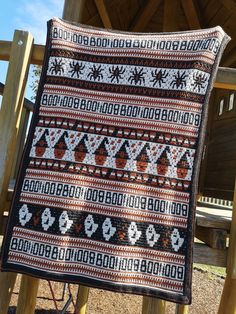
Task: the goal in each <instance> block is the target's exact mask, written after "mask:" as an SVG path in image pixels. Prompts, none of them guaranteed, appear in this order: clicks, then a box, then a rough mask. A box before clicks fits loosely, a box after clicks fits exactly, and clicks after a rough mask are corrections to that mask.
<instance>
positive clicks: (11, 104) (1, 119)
mask: <svg viewBox="0 0 236 314" xmlns="http://www.w3.org/2000/svg"><path fill="white" fill-rule="evenodd" d="M32 45H33V37H32V35H31V34H30V33H28V32H24V31H18V30H17V31H15V33H14V38H13V42H12V44H11V53H10V57H9V66H8V71H7V78H6V85H5V88H4V93H3V99H2V106H1V111H0V147H1V154H0V229H1V228H2V219H3V211H4V206H5V202H6V196H7V190H8V184H9V180H10V175H11V169H12V164H13V161H14V155H15V154H14V152H15V147H16V136H17V130H18V127H19V117H20V115H21V111H22V105H23V99H24V92H25V86H26V81H27V76H28V71H29V64H30V58H31V52H32ZM15 280H16V274H13V273H2V274H0V291H1V293H0V313H6V311H7V308H8V306H9V302H10V298H11V294H12V291H13V288H14V284H15Z"/></svg>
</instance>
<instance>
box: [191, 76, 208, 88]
mask: <svg viewBox="0 0 236 314" xmlns="http://www.w3.org/2000/svg"><path fill="white" fill-rule="evenodd" d="M193 80H194V83H192V84H191V86H193V90H195V89H197V90H198V92H200V91H201V89H202V88H204V85H205V83H206V81H207V77H206V74H202V73H200V74H197V73H194V74H193Z"/></svg>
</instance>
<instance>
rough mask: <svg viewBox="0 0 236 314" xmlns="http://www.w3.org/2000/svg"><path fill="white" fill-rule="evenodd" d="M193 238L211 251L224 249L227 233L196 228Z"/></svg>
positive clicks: (219, 230) (220, 230)
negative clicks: (204, 244)
mask: <svg viewBox="0 0 236 314" xmlns="http://www.w3.org/2000/svg"><path fill="white" fill-rule="evenodd" d="M195 237H196V238H198V239H199V240H201V241H202V242H204V243H206V244H207V245H208V246H209V247H211V248H213V249H220V250H225V249H226V239H227V231H226V230H222V229H215V228H207V227H200V226H198V225H197V226H196V230H195Z"/></svg>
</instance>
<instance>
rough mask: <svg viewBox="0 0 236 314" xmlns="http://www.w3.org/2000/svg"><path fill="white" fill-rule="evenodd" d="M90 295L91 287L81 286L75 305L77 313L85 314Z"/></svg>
mask: <svg viewBox="0 0 236 314" xmlns="http://www.w3.org/2000/svg"><path fill="white" fill-rule="evenodd" d="M88 296H89V288H88V287H86V286H82V285H80V286H79V290H78V295H77V300H76V305H75V314H85V313H86V308H87V303H88Z"/></svg>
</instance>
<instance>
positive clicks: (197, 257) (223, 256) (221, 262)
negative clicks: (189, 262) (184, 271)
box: [193, 243, 227, 267]
mask: <svg viewBox="0 0 236 314" xmlns="http://www.w3.org/2000/svg"><path fill="white" fill-rule="evenodd" d="M193 262H194V263H197V264H206V265H212V266H219V267H226V265H227V250H217V249H212V248H210V247H209V246H207V245H206V244H201V243H194V248H193Z"/></svg>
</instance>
